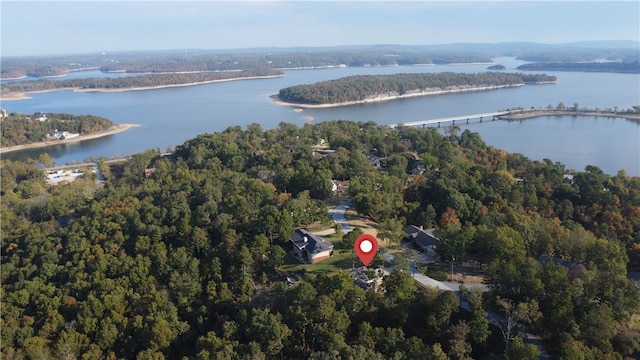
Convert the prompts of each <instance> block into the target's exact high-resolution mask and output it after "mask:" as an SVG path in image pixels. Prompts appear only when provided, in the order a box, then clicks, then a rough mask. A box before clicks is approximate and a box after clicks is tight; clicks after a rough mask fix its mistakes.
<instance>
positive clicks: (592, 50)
mask: <svg viewBox="0 0 640 360" xmlns="http://www.w3.org/2000/svg"><path fill="white" fill-rule="evenodd" d="M638 54H639V50H638V43H637V42H593V43H573V44H555V45H550V44H536V43H497V44H486V43H485V44H483V43H480V44H441V45H414V46H401V45H371V46H343V47H317V48H313V47H298V48H256V49H235V50H198V49H188V50H184V49H183V50H164V51H130V52H109V53H95V54H78V55H58V56H47V57H2V69H0V78H2V79H10V78H20V77H24V76H33V77H46V76H59V75H64V74H65V73H67V72H69V71H78V70H82V69H101V70H102V71H107V72H108V71H119V72H130V73H150V72H185V71H193V72H205V71H229V70H248V69H262V68H265V67H267V68H271V69H286V68H309V67H327V66H342V65H344V66H395V65H420V64H450V63H478V62H491V59H492V58H494V57H499V56H516V57H518V58H519V59H522V60H526V61H541V62H558V61H563V62H567V61H573V62H578V61H581V62H583V61H595V60H598V59H610V60H620V61H627V62H629V61H636V60H637V59H638Z"/></svg>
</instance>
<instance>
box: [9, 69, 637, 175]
mask: <svg viewBox="0 0 640 360" xmlns="http://www.w3.org/2000/svg"><path fill="white" fill-rule="evenodd" d="M495 62H496V63H499V64H503V65H505V66H507V70H506V71H515V70H514V69H515V67H516V66H518V65H520V64H522V63H523V62H521V61H518V60H515V59H513V58H497V59H495ZM487 66H488V64H466V65H429V66H397V67H362V68H329V69H311V70H286V71H285V74H286V76H284V77H281V78H274V79H257V80H241V81H232V82H222V83H215V84H207V85H197V86H190V87H179V88H166V89H159V90H145V91H127V92H113V93H104V92H71V91H60V92H50V93H39V94H31V95H30V96H31V98H30V99H25V100H18V101H5V102H3V104H2V107H3V108H5V109H6V110H7V111H9V112H19V113H27V114H29V113H34V112H36V111H43V112H53V113H72V114H95V115H100V116H104V117H106V118H109V119H111V120H112V121H114V122H116V123H137V124H141V126H140V127H138V128H134V129H131V130H129V131H126V132H123V133H120V134H117V135H112V136H109V137H105V138H101V139H94V140H87V141H83V142H79V143H75V144H64V145H58V146H54V147H48V148H42V149H35V150H26V151H22V152H15V153H9V154H4V155H3V158H9V159H16V160H18V159H24V158H26V157H34V158H37V157H38V156H39V155H40V154H41V153H43V152H48V153H49V154H50V155H51V157H52V158H53V159H54V161H56V163H58V164H64V163H67V162H70V161H83V160H84V159H86V158H88V157H96V158H97V157H100V156H104V157H107V158H108V157H114V156H118V155H124V154H132V153H136V152H140V151H144V150H146V149H156V148H157V149H160V150H165V149H167V148H170V147H174V146H176V145H180V144H182V143H183V142H184V141H185V140H188V139H190V138H193V137H195V136H197V135H198V134H201V133H206V132H216V131H221V130H224V129H226V128H227V127H229V126H235V125H239V126H243V127H244V126H246V125H248V124H251V123H259V124H261V125H262V127H263V128H264V129H269V128H274V127H277V126H278V124H279V123H280V122H288V123H293V124H296V125H299V126H301V125H303V124H305V123H307V122H309V121H312V122H319V121H326V120H332V119H345V120H355V121H375V122H377V123H379V124H391V123H404V122H410V121H419V120H427V119H433V118H441V117H448V116H458V115H466V114H475V113H485V112H493V111H497V110H502V109H507V108H515V107H524V108H530V107H546V106H548V105H552V106H554V107H555V106H556V105H558V104H559V103H560V102H562V103H564V104H565V105H566V106H567V107H573V104H574V103H578V104H579V106H580V107H581V108H582V107H588V108H596V107H599V108H601V109H604V108H612V109H613V108H615V107H617V108H618V109H628V108H631V107H632V106H634V105H639V104H640V75H638V74H614V73H583V72H546V73H547V74H550V75H555V76H557V77H558V83H557V84H547V85H525V86H522V87H517V88H509V89H498V90H491V91H484V92H471V93H458V94H447V95H436V96H423V97H414V98H407V99H400V100H393V101H387V102H380V103H372V104H359V105H351V106H344V107H336V108H324V109H304V110H303V111H302V112H296V111H294V108H293V107H287V106H277V105H274V104H273V103H272V102H271V100H270V99H269V95H270V94H274V93H277V92H278V90H279V89H281V88H284V87H287V86H292V85H297V84H309V83H314V82H317V81H323V80H330V79H337V78H341V77H344V76H350V75H364V74H395V73H421V72H443V71H451V72H467V73H471V72H484V71H486V68H487ZM98 73H99V72H98V71H92V72H87V73H85V76H87V77H89V76H96V75H97V74H98ZM79 74H80V73H73V75H72V76H74V77H78V76H79ZM100 76H109V74H100ZM113 76H122V75H118V74H113ZM310 119H312V120H310ZM456 125H459V126H460V128H461V129H462V130H464V129H465V128H467V127H468V128H469V129H470V130H472V131H475V132H478V133H480V135H481V136H482V137H483V139H484V140H485V142H486V143H487V144H489V145H493V146H495V147H498V148H502V149H505V150H507V151H509V152H519V153H522V154H524V155H525V156H527V157H529V158H530V159H532V160H542V159H545V158H548V159H551V160H552V161H554V162H556V161H558V162H561V163H563V164H565V165H566V168H567V169H576V170H583V169H584V167H585V166H586V165H596V166H598V167H600V168H602V169H603V170H604V171H605V172H607V173H609V174H615V173H617V172H618V171H619V170H620V169H625V171H626V172H627V174H629V175H634V176H640V122H638V121H629V120H625V119H619V118H618V119H613V118H604V117H580V116H578V117H566V116H565V117H544V118H537V119H531V120H525V121H517V122H514V121H512V122H507V121H491V122H487V121H485V122H483V123H482V124H480V123H471V124H469V125H466V124H456Z"/></svg>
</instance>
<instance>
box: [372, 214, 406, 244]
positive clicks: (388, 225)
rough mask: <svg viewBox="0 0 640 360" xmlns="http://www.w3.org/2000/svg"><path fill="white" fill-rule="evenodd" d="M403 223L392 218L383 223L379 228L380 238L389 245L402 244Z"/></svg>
mask: <svg viewBox="0 0 640 360" xmlns="http://www.w3.org/2000/svg"><path fill="white" fill-rule="evenodd" d="M402 225H403V224H402V221H401V220H400V219H398V218H395V217H392V218H388V219H385V220H384V221H382V222H381V223H380V225H379V227H378V237H379V238H380V239H383V240H386V241H387V245H389V244H390V243H394V244H400V241H401V240H402V236H403V229H404V228H403V226H402Z"/></svg>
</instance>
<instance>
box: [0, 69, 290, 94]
mask: <svg viewBox="0 0 640 360" xmlns="http://www.w3.org/2000/svg"><path fill="white" fill-rule="evenodd" d="M265 76H283V73H282V72H281V71H278V70H267V69H263V70H243V71H224V72H200V73H180V74H177V73H174V74H153V75H140V76H125V77H119V78H88V79H70V80H30V81H15V82H9V83H5V84H2V86H1V87H0V93H1V94H2V95H6V94H8V93H21V92H29V91H42V90H56V89H58V90H63V89H76V88H77V89H83V90H91V89H96V90H99V89H106V90H108V89H132V88H145V87H155V86H171V85H185V84H194V83H200V82H207V81H216V80H228V79H242V78H248V77H265Z"/></svg>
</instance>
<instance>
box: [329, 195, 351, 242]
mask: <svg viewBox="0 0 640 360" xmlns="http://www.w3.org/2000/svg"><path fill="white" fill-rule="evenodd" d="M350 206H351V201H350V200H349V201H345V202H343V203H342V204H340V205H338V206H336V208H335V209H331V210H329V214H330V215H331V217H332V218H333V222H335V223H336V224H340V226H341V227H342V232H343V233H345V234H346V233H349V232H351V231H353V227H352V226H351V225H349V223H348V222H347V219H345V217H344V212H345V211H346V210H347V209H348V208H349V207H350Z"/></svg>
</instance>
